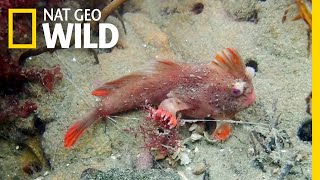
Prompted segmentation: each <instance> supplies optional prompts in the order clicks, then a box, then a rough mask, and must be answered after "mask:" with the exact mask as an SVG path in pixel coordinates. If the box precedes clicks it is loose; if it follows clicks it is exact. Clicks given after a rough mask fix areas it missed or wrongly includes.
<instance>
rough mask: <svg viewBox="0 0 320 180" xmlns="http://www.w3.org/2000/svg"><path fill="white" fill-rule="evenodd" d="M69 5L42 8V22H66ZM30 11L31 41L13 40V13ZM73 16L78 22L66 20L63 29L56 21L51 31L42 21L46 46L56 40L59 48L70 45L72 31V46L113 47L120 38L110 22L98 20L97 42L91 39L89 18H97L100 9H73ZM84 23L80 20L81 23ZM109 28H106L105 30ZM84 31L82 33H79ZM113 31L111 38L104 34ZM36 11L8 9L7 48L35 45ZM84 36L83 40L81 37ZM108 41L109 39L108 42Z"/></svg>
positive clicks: (94, 19) (32, 46)
mask: <svg viewBox="0 0 320 180" xmlns="http://www.w3.org/2000/svg"><path fill="white" fill-rule="evenodd" d="M70 11H71V9H70V8H58V9H53V8H51V9H46V8H44V9H43V20H44V22H47V21H51V22H56V21H57V20H59V21H68V18H69V17H68V12H70ZM15 13H31V15H32V42H31V44H14V43H13V38H14V37H13V35H14V34H13V14H15ZM73 15H74V18H75V19H76V20H77V21H78V22H79V23H68V25H67V28H66V30H64V29H63V28H62V25H61V23H55V24H54V27H53V31H52V32H51V31H50V27H49V23H42V24H41V26H42V29H43V33H44V37H45V42H46V45H47V48H55V46H56V44H57V40H58V41H59V42H60V45H61V48H69V47H70V43H71V39H72V35H73V34H74V47H75V48H112V47H113V46H115V45H116V44H117V42H118V39H119V31H118V29H117V27H116V26H115V25H113V24H110V23H99V43H92V42H90V35H91V33H90V30H91V29H90V28H91V27H90V21H91V20H93V21H99V20H100V18H101V12H100V10H99V9H94V10H92V11H91V10H90V9H77V10H76V11H75V12H74V14H73ZM84 21H85V22H86V23H81V22H84ZM108 30H109V31H108ZM82 31H83V36H82ZM110 31H111V34H112V38H111V40H107V38H106V33H107V32H108V33H110ZM36 33H37V11H36V9H9V11H8V46H9V48H36V42H37V34H36ZM82 38H83V39H82ZM107 41H108V42H107Z"/></svg>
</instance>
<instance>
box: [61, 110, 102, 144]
mask: <svg viewBox="0 0 320 180" xmlns="http://www.w3.org/2000/svg"><path fill="white" fill-rule="evenodd" d="M99 117H100V115H99V110H98V108H94V109H93V110H91V111H89V112H88V113H87V114H86V115H85V116H84V117H83V118H82V119H81V120H78V121H77V122H75V123H74V124H73V125H72V126H71V127H70V128H69V129H68V131H67V133H66V135H65V136H64V147H66V148H71V147H72V146H73V145H74V144H75V143H76V142H77V140H78V139H79V138H80V137H81V135H82V134H83V133H84V132H85V131H86V130H87V129H88V127H89V126H90V125H91V124H93V123H94V122H95V121H97V120H98V119H99Z"/></svg>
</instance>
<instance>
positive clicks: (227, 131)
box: [212, 122, 232, 141]
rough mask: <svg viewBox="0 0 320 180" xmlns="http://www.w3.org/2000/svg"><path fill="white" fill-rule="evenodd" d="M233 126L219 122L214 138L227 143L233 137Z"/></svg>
mask: <svg viewBox="0 0 320 180" xmlns="http://www.w3.org/2000/svg"><path fill="white" fill-rule="evenodd" d="M231 130H232V128H231V124H230V123H226V122H221V123H219V122H217V127H216V129H215V130H214V132H213V134H212V138H213V139H216V140H218V141H225V140H226V139H228V137H230V135H231Z"/></svg>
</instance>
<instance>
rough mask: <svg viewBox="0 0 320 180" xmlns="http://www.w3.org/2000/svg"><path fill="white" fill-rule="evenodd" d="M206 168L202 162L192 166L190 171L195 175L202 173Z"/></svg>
mask: <svg viewBox="0 0 320 180" xmlns="http://www.w3.org/2000/svg"><path fill="white" fill-rule="evenodd" d="M206 169H207V166H206V164H205V163H204V162H201V163H198V164H196V165H195V166H194V167H193V168H192V173H193V174H195V175H200V174H202V173H204V172H205V171H206Z"/></svg>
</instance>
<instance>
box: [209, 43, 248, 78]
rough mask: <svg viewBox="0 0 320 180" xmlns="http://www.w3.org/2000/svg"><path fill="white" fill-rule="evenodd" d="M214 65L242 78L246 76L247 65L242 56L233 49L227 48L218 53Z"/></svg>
mask: <svg viewBox="0 0 320 180" xmlns="http://www.w3.org/2000/svg"><path fill="white" fill-rule="evenodd" d="M212 63H213V64H214V65H216V66H219V67H221V68H223V69H226V70H228V71H229V72H231V73H235V74H239V75H240V76H243V75H245V72H246V70H245V64H244V62H243V60H242V58H241V56H240V55H239V54H238V52H237V51H236V50H235V49H233V48H226V49H224V50H222V51H221V52H219V53H217V55H216V57H215V59H214V60H213V62H212Z"/></svg>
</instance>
